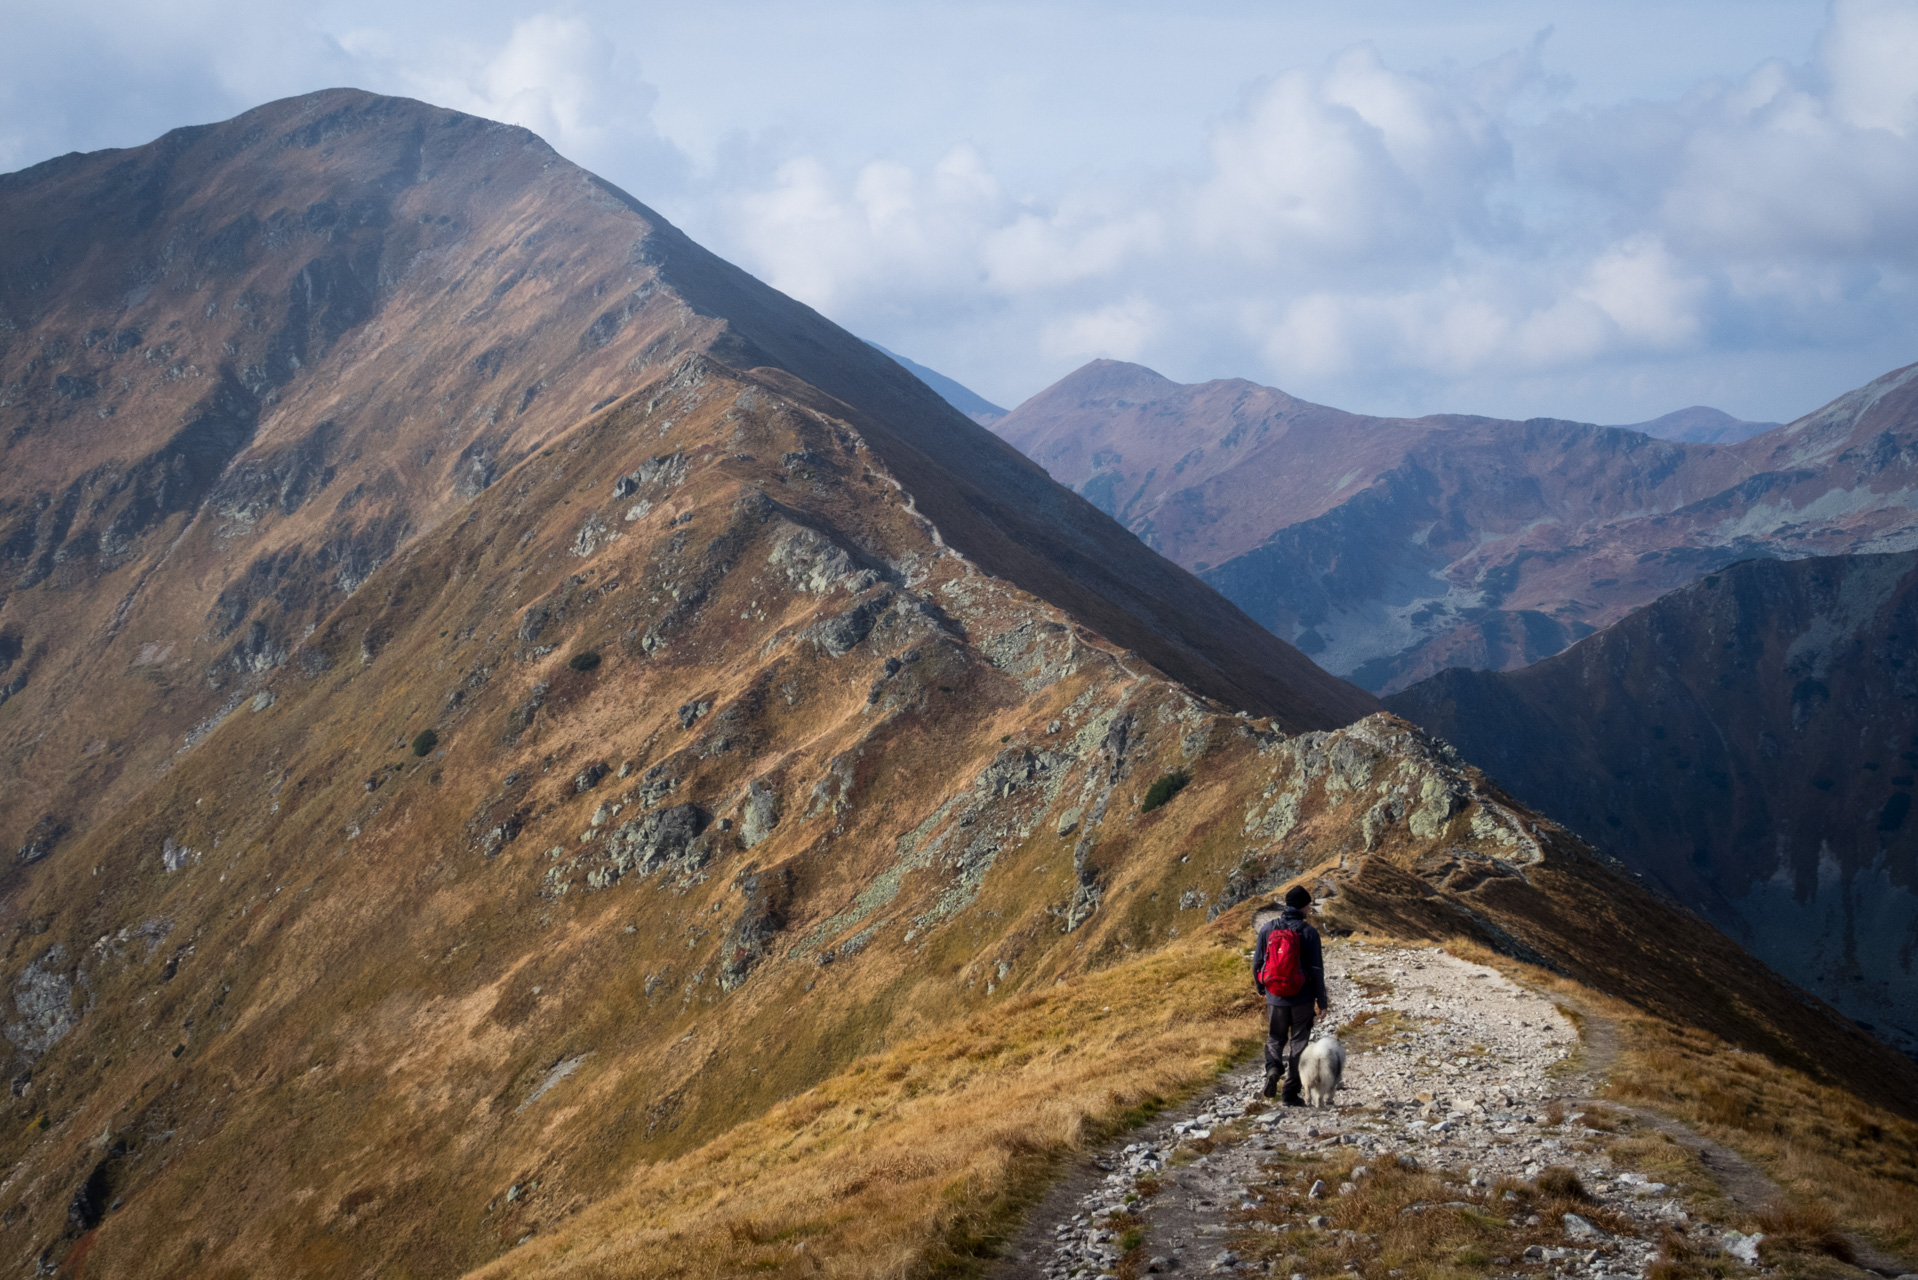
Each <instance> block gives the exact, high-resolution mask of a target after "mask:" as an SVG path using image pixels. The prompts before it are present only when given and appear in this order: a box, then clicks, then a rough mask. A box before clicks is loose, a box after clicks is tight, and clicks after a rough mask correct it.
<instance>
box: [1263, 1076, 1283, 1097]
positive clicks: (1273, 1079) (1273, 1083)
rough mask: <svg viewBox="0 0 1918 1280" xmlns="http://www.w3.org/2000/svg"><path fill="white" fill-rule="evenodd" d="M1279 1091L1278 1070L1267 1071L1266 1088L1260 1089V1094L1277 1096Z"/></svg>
mask: <svg viewBox="0 0 1918 1280" xmlns="http://www.w3.org/2000/svg"><path fill="white" fill-rule="evenodd" d="M1278 1092H1279V1073H1278V1072H1276V1071H1268V1072H1266V1073H1265V1088H1263V1089H1261V1090H1260V1091H1259V1093H1260V1096H1262V1097H1266V1098H1272V1097H1277V1096H1278Z"/></svg>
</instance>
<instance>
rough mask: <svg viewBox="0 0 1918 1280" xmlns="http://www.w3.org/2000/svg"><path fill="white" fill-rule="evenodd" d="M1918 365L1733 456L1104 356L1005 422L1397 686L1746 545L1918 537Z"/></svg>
mask: <svg viewBox="0 0 1918 1280" xmlns="http://www.w3.org/2000/svg"><path fill="white" fill-rule="evenodd" d="M1914 369H1918V366H1913V368H1908V369H1902V370H1899V371H1897V372H1895V373H1892V374H1888V375H1886V377H1884V378H1881V379H1879V380H1878V381H1877V382H1875V383H1873V384H1872V385H1871V386H1870V387H1866V388H1862V389H1860V390H1859V391H1857V392H1854V393H1852V394H1851V395H1848V396H1846V397H1843V398H1841V399H1840V400H1838V401H1834V402H1833V403H1832V404H1831V405H1829V406H1827V407H1826V408H1824V409H1821V410H1820V411H1819V412H1818V413H1816V414H1812V415H1810V416H1808V417H1806V418H1803V419H1800V420H1799V421H1798V422H1795V423H1792V424H1790V425H1788V426H1786V427H1781V428H1779V429H1777V430H1775V431H1770V432H1766V433H1764V434H1762V435H1759V436H1756V437H1753V438H1751V439H1749V440H1745V441H1742V442H1740V443H1736V444H1729V445H1712V444H1691V443H1679V442H1674V441H1667V440H1654V439H1651V438H1649V437H1647V436H1645V435H1643V434H1640V433H1638V432H1635V431H1630V430H1625V429H1622V428H1615V427H1594V426H1589V425H1585V424H1582V423H1571V422H1560V421H1555V420H1551V419H1534V420H1532V421H1529V422H1523V423H1518V422H1501V421H1497V420H1494V419H1488V418H1468V417H1458V416H1434V417H1428V418H1418V419H1381V418H1364V417H1360V416H1358V415H1354V414H1346V413H1342V412H1340V411H1338V410H1334V409H1327V408H1325V407H1323V406H1319V405H1311V404H1307V403H1305V402H1303V401H1299V400H1295V399H1293V398H1292V397H1290V396H1287V395H1285V394H1284V393H1283V392H1279V391H1274V390H1272V389H1270V388H1265V387H1258V386H1255V385H1253V384H1251V383H1246V382H1237V381H1234V382H1212V383H1205V384H1201V385H1198V386H1182V385H1180V384H1177V383H1173V382H1169V381H1167V380H1166V379H1163V378H1160V377H1159V376H1158V375H1157V374H1153V373H1152V372H1151V371H1149V370H1145V369H1140V368H1138V367H1137V366H1134V365H1119V364H1115V363H1113V362H1110V361H1102V362H1097V363H1095V364H1092V365H1088V366H1087V367H1086V368H1084V369H1082V370H1080V371H1079V372H1078V373H1075V374H1073V375H1071V376H1070V377H1068V378H1066V379H1065V380H1063V381H1062V382H1060V383H1059V384H1058V385H1056V386H1054V387H1052V388H1049V389H1048V390H1046V391H1044V392H1041V393H1040V394H1039V395H1037V396H1035V397H1033V399H1031V400H1029V401H1027V402H1026V403H1025V404H1023V405H1021V406H1020V407H1019V408H1018V409H1016V410H1014V411H1013V412H1012V413H1011V414H1010V415H1008V416H1007V417H1006V418H1005V419H1003V420H1002V421H1000V422H998V423H996V424H995V427H994V429H995V430H997V431H999V432H1000V433H1001V434H1002V435H1004V436H1005V437H1006V438H1007V439H1008V440H1011V441H1012V442H1013V443H1015V444H1017V445H1019V446H1020V447H1021V448H1022V449H1025V450H1026V451H1027V452H1028V453H1029V454H1030V455H1031V456H1032V457H1033V458H1035V459H1036V460H1037V461H1039V462H1040V463H1041V464H1042V465H1044V466H1046V467H1047V468H1048V469H1049V470H1051V471H1052V473H1053V474H1054V475H1055V476H1056V477H1057V478H1058V479H1060V480H1061V481H1062V482H1064V483H1067V484H1069V485H1071V486H1072V487H1073V488H1075V489H1077V490H1079V491H1080V492H1082V493H1084V494H1086V495H1087V496H1088V497H1091V498H1092V499H1093V500H1094V501H1096V502H1098V503H1100V505H1102V506H1104V507H1105V508H1106V509H1107V510H1110V511H1112V512H1113V513H1114V515H1115V516H1116V517H1117V518H1118V519H1120V520H1122V521H1123V522H1125V523H1126V524H1127V525H1128V527H1130V528H1132V529H1133V530H1134V531H1135V532H1137V533H1138V534H1139V535H1140V536H1141V537H1142V538H1144V539H1145V540H1146V541H1148V542H1149V543H1151V544H1152V545H1153V546H1155V547H1157V548H1159V549H1160V550H1162V551H1164V552H1165V553H1166V554H1167V555H1168V556H1170V557H1171V558H1172V559H1174V560H1176V561H1178V562H1179V563H1181V564H1184V565H1186V566H1188V567H1189V568H1191V569H1193V570H1194V571H1195V572H1198V573H1200V575H1201V576H1202V577H1204V578H1205V580H1206V581H1208V582H1210V583H1211V584H1212V585H1214V586H1216V587H1218V588H1219V590H1220V591H1222V592H1224V593H1225V595H1227V596H1228V597H1230V598H1231V599H1232V600H1234V601H1235V602H1237V603H1238V604H1239V605H1240V606H1241V607H1243V608H1244V609H1245V610H1246V611H1247V612H1248V613H1250V614H1251V615H1252V616H1253V617H1255V618H1257V619H1258V620H1259V621H1261V622H1263V623H1264V624H1265V625H1266V626H1268V627H1270V628H1271V629H1272V630H1273V631H1275V632H1276V633H1277V634H1279V635H1281V636H1283V637H1285V638H1286V639H1289V640H1291V641H1293V642H1294V643H1296V644H1298V645H1299V646H1300V647H1301V648H1302V649H1304V650H1305V651H1306V652H1307V653H1310V654H1312V655H1313V656H1314V657H1315V658H1316V659H1317V660H1318V661H1319V662H1320V663H1322V664H1323V665H1325V666H1326V667H1327V669H1329V670H1332V671H1336V672H1338V673H1340V674H1343V675H1348V676H1350V677H1351V678H1352V679H1353V680H1355V681H1356V682H1357V683H1359V684H1361V685H1364V686H1365V687H1367V688H1371V689H1375V690H1379V691H1386V690H1391V689H1398V688H1402V687H1404V686H1406V685H1408V684H1410V683H1412V682H1413V681H1415V680H1417V679H1419V678H1421V677H1423V676H1425V675H1429V674H1431V673H1433V672H1435V671H1438V670H1441V669H1443V668H1445V667H1448V666H1468V667H1479V668H1490V669H1494V670H1501V669H1510V668H1513V667H1517V666H1522V665H1524V664H1526V663H1528V662H1533V661H1536V660H1538V659H1539V658H1542V657H1545V656H1548V655H1549V654H1552V653H1556V652H1558V651H1559V650H1560V649H1562V648H1564V647H1565V646H1566V645H1567V644H1570V643H1571V642H1573V641H1574V640H1576V639H1578V638H1580V637H1581V636H1585V635H1589V634H1591V632H1592V631H1593V630H1595V629H1597V628H1599V627H1602V626H1605V625H1608V624H1609V623H1611V622H1614V621H1616V620H1617V619H1618V618H1620V617H1622V616H1624V615H1625V614H1626V613H1627V612H1629V611H1630V610H1632V609H1634V608H1636V607H1638V606H1639V605H1642V604H1646V603H1649V602H1650V601H1651V600H1653V599H1656V598H1657V597H1658V596H1659V595H1662V594H1663V593H1665V592H1667V591H1670V590H1673V589H1675V588H1677V587H1679V586H1682V585H1683V584H1684V583H1686V582H1689V581H1691V580H1692V579H1694V578H1696V577H1698V576H1699V575H1701V574H1704V573H1707V572H1710V571H1712V570H1714V569H1717V568H1721V567H1723V566H1724V565H1726V564H1729V563H1732V562H1734V561H1736V560H1739V559H1744V558H1748V557H1750V556H1753V555H1760V554H1762V555H1773V556H1781V557H1796V556H1801V555H1808V554H1836V553H1851V552H1857V551H1887V550H1900V549H1904V548H1907V547H1910V546H1912V545H1913V544H1914V543H1918V518H1914V516H1913V514H1912V512H1913V509H1914V504H1913V501H1912V498H1913V493H1914V491H1915V490H1914V474H1915V473H1914V467H1918V444H1914V443H1913V442H1914V441H1915V440H1918V410H1915V409H1914V408H1913V405H1914V403H1915V402H1914V400H1913V397H1914V395H1918V391H1914V390H1913V386H1912V374H1913V372H1914Z"/></svg>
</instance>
